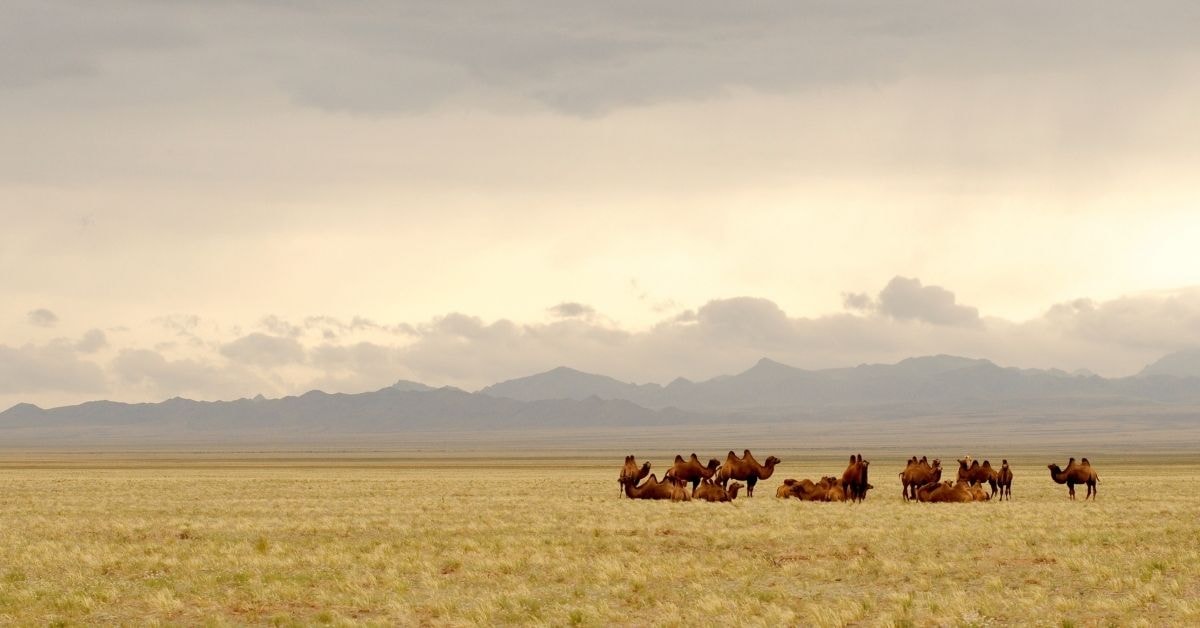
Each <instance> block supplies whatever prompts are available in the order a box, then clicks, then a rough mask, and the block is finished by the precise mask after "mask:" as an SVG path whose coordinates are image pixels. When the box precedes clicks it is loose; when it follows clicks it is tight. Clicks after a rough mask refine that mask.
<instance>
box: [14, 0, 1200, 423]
mask: <svg viewBox="0 0 1200 628" xmlns="http://www.w3.org/2000/svg"><path fill="white" fill-rule="evenodd" d="M1196 32H1200V6H1198V5H1196V4H1195V3H1191V2H1150V3H1139V4H1138V5H1137V6H1136V7H1135V6H1132V5H1129V4H1128V3H1117V2H1086V3H1085V2H1056V3H1045V2H1014V3H1002V4H1001V3H994V4H992V3H961V2H928V3H921V4H919V5H912V4H898V3H893V2H779V3H772V2H768V3H755V4H754V6H753V7H749V6H743V5H739V4H731V3H728V2H703V1H702V2H690V3H670V4H667V3H663V4H652V3H645V2H613V3H601V4H596V5H582V6H580V5H575V4H572V3H563V2H460V3H434V4H432V5H430V4H429V3H422V4H415V3H414V4H407V3H395V2H373V1H370V0H367V1H363V2H356V3H328V2H315V1H313V2H306V1H298V2H292V3H276V2H265V1H264V2H250V1H244V2H239V1H229V2H211V3H197V2H185V1H179V2H123V1H120V0H116V1H114V2H108V3H95V2H56V1H44V0H42V1H34V2H24V1H22V0H17V1H16V2H5V3H3V5H2V6H0V226H2V228H0V294H3V298H0V407H7V406H9V405H12V404H15V403H18V402H31V403H36V404H38V405H41V406H47V407H48V406H55V405H63V404H69V403H78V402H81V401H85V400H89V399H97V398H108V399H117V400H122V401H156V400H161V399H165V398H169V397H173V396H185V397H191V398H200V399H230V398H237V397H242V396H253V395H255V394H259V393H262V394H264V395H267V396H280V395H286V394H296V393H299V392H303V391H306V390H309V389H313V388H320V389H323V390H327V391H338V392H360V391H364V390H371V389H375V388H379V387H382V386H386V385H388V384H390V383H392V382H394V381H396V380H398V379H412V380H418V381H423V382H426V383H429V384H432V385H454V386H460V387H463V388H467V389H475V388H478V387H481V386H484V385H487V384H490V383H493V382H495V381H498V380H502V379H507V378H511V377H517V376H522V375H527V374H530V373H534V372H538V371H541V370H546V369H549V368H553V367H555V366H559V365H568V366H573V367H575V368H580V369H583V370H589V371H594V372H601V373H605V374H608V375H611V376H614V377H617V378H619V379H623V380H627V381H637V382H646V381H656V382H660V383H665V382H668V381H670V380H672V379H674V378H675V377H678V376H684V377H688V378H692V379H703V378H707V377H712V376H715V375H719V374H725V373H733V372H738V371H741V370H744V369H745V368H747V367H749V366H750V365H752V364H753V363H754V361H756V360H757V359H758V358H760V357H764V356H765V357H771V358H773V359H776V360H779V361H781V362H785V363H788V364H793V365H795V366H801V367H806V368H825V367H840V366H853V365H855V364H859V363H862V362H887V361H895V360H899V359H902V358H904V357H909V356H912V355H926V354H936V353H952V354H958V355H966V356H970V357H982V358H988V359H992V360H993V361H996V362H997V363H1000V364H1002V365H1005V366H1019V367H1025V368H1034V367H1036V368H1050V367H1055V368H1062V369H1064V370H1068V371H1073V370H1076V369H1089V370H1091V371H1094V372H1097V373H1100V374H1103V375H1106V376H1125V375H1131V374H1135V373H1137V372H1138V371H1139V370H1140V369H1141V368H1142V367H1143V366H1144V365H1145V364H1147V363H1148V362H1152V361H1153V360H1155V359H1157V358H1158V357H1161V356H1162V355H1164V354H1166V353H1169V352H1172V351H1176V350H1179V349H1183V348H1190V347H1194V346H1197V345H1200V247H1198V246H1197V244H1198V243H1200V207H1198V202H1200V197H1198V196H1197V192H1196V186H1195V173H1196V172H1198V171H1200V150H1197V149H1198V148H1200V117H1197V116H1196V115H1195V111H1197V110H1198V108H1200V80H1197V77H1200V38H1197V37H1195V33H1196Z"/></svg>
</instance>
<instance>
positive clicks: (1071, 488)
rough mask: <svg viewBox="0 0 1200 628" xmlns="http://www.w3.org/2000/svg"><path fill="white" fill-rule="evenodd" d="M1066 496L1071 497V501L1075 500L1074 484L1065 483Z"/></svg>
mask: <svg viewBox="0 0 1200 628" xmlns="http://www.w3.org/2000/svg"><path fill="white" fill-rule="evenodd" d="M1067 494H1068V495H1070V496H1071V499H1075V484H1074V483H1072V482H1067Z"/></svg>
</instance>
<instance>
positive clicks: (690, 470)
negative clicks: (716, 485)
mask: <svg viewBox="0 0 1200 628" xmlns="http://www.w3.org/2000/svg"><path fill="white" fill-rule="evenodd" d="M720 467H721V461H720V460H717V459H716V458H713V459H711V460H709V461H708V466H707V467H706V466H704V465H702V464H700V459H699V458H697V457H696V454H692V456H691V457H690V458H689V459H687V460H684V459H683V456H675V464H673V465H671V468H670V469H668V470H667V473H666V475H667V477H673V478H679V479H681V480H683V481H684V482H691V483H692V490H693V491H695V490H696V487H697V486H698V485H699V484H700V480H707V479H710V478H712V476H713V475H714V474H716V472H717V469H718V468H720Z"/></svg>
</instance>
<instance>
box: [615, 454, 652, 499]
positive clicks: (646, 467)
mask: <svg viewBox="0 0 1200 628" xmlns="http://www.w3.org/2000/svg"><path fill="white" fill-rule="evenodd" d="M647 475H650V463H649V462H647V463H646V464H643V465H642V466H641V467H640V468H639V467H638V464H637V459H636V458H634V457H633V456H625V466H623V467H621V475H620V477H618V478H617V483H618V484H620V485H621V491H622V492H624V491H625V485H626V484H629V483H633V484H634V485H637V483H638V482H641V481H642V478H644V477H646V476H647Z"/></svg>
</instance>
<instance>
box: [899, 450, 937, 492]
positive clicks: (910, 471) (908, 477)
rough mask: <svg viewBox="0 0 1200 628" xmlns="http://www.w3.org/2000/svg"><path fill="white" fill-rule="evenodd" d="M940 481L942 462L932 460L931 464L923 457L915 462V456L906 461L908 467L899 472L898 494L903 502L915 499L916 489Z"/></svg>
mask: <svg viewBox="0 0 1200 628" xmlns="http://www.w3.org/2000/svg"><path fill="white" fill-rule="evenodd" d="M941 479H942V461H941V460H938V459H936V458H934V460H933V464H929V460H928V459H926V458H925V457H924V456H922V457H921V459H920V460H917V457H916V456H913V457H912V459H910V460H909V461H908V466H906V467H904V470H903V471H901V472H900V484H901V485H903V488H902V489H900V494H901V495H902V496H903V497H904V500H905V501H908V500H915V499H917V487H919V486H924V485H926V484H929V483H930V482H938V481H940V480H941Z"/></svg>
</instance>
